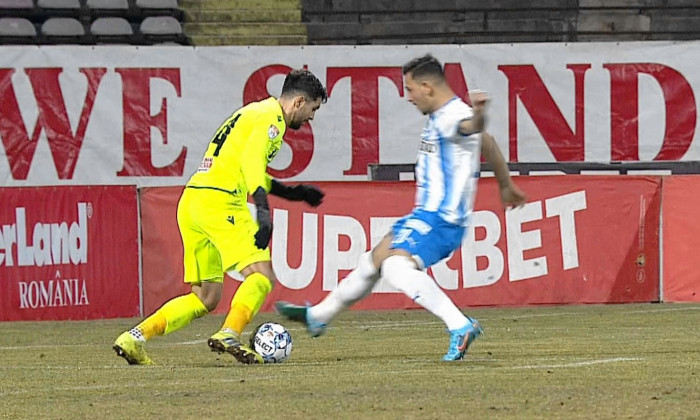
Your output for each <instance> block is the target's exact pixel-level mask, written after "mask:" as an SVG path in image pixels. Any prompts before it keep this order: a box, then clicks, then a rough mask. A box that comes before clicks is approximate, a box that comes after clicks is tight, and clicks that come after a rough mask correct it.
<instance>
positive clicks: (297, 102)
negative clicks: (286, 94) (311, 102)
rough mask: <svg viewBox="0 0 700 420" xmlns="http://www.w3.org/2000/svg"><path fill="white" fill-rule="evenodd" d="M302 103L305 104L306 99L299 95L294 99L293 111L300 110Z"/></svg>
mask: <svg viewBox="0 0 700 420" xmlns="http://www.w3.org/2000/svg"><path fill="white" fill-rule="evenodd" d="M304 103H306V98H304V96H303V95H299V96H297V97H296V98H294V108H295V109H301V107H302V106H304Z"/></svg>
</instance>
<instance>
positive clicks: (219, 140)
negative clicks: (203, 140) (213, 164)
mask: <svg viewBox="0 0 700 420" xmlns="http://www.w3.org/2000/svg"><path fill="white" fill-rule="evenodd" d="M240 117H241V114H238V115H236V117H235V118H234V119H232V120H231V121H229V122H228V124H226V125H224V126H222V127H221V128H219V131H217V132H216V135H215V136H214V140H212V141H211V142H212V143H214V144H216V150H214V156H219V151H220V150H221V146H223V145H224V142H225V141H226V139H227V138H228V134H229V133H230V132H231V130H233V127H234V126H235V125H236V121H238V119H239V118H240Z"/></svg>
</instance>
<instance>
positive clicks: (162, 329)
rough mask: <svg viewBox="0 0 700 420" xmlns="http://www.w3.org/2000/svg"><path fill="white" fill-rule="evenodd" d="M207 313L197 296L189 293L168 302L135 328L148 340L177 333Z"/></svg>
mask: <svg viewBox="0 0 700 420" xmlns="http://www.w3.org/2000/svg"><path fill="white" fill-rule="evenodd" d="M208 312H209V311H207V308H206V307H205V306H204V304H203V303H202V301H201V300H199V298H198V297H197V295H195V294H194V293H190V294H187V295H184V296H178V297H176V298H174V299H171V300H169V301H168V302H166V303H165V305H163V306H161V307H160V309H158V310H157V311H156V312H155V313H154V314H153V315H151V316H149V317H148V318H146V319H144V320H143V321H142V322H141V323H140V324H139V325H137V326H136V328H137V329H138V330H140V331H141V333H142V334H143V338H144V339H146V340H148V339H150V338H151V337H153V336H156V335H164V334H170V333H171V332H173V331H177V330H179V329H180V328H182V327H184V326H186V325H188V324H189V323H190V322H192V320H193V319H195V318H199V317H201V316H204V315H206V314H207V313H208Z"/></svg>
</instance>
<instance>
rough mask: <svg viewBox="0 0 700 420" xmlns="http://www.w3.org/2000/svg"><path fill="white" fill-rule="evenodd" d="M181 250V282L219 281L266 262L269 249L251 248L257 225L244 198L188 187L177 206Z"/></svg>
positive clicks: (213, 190)
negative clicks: (233, 271) (182, 251)
mask: <svg viewBox="0 0 700 420" xmlns="http://www.w3.org/2000/svg"><path fill="white" fill-rule="evenodd" d="M177 224H178V226H179V228H180V235H181V236H182V245H183V247H184V251H185V253H184V266H185V283H201V282H203V281H208V282H222V281H223V277H224V273H225V272H226V271H229V270H236V271H241V270H243V269H244V268H245V267H247V266H249V265H250V264H253V263H255V262H259V261H270V250H269V248H266V249H259V248H258V247H256V246H255V233H256V232H257V231H258V224H257V222H256V221H255V220H254V219H253V217H252V215H251V214H250V210H249V209H248V203H247V201H246V197H244V196H242V195H241V196H236V195H232V194H230V193H228V192H226V191H222V190H215V189H208V188H192V187H188V188H185V190H184V191H183V193H182V196H181V197H180V202H179V203H178V206H177Z"/></svg>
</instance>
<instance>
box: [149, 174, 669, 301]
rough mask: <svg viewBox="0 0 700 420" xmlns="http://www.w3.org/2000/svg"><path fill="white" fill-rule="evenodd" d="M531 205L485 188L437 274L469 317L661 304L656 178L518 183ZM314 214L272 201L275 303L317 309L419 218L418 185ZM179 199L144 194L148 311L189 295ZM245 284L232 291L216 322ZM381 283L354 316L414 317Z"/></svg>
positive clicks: (229, 287) (356, 191) (371, 188)
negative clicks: (489, 310) (506, 205)
mask: <svg viewBox="0 0 700 420" xmlns="http://www.w3.org/2000/svg"><path fill="white" fill-rule="evenodd" d="M517 182H518V185H519V186H521V187H522V188H523V189H524V190H525V191H526V193H527V194H528V197H529V199H528V203H527V204H526V205H525V206H524V207H522V208H520V209H517V210H513V211H507V212H506V211H504V210H503V208H502V206H501V204H500V200H499V196H498V191H497V187H496V183H495V180H494V179H482V180H481V183H480V191H479V193H478V197H477V202H476V208H475V212H474V214H473V219H472V225H471V227H470V229H469V232H468V235H467V236H466V237H465V239H464V241H463V244H462V248H461V249H460V250H458V251H457V252H455V253H454V254H453V256H452V257H451V258H450V259H449V260H447V261H446V262H442V263H439V264H437V265H436V266H434V267H432V268H431V269H430V272H431V274H432V275H433V276H434V277H435V279H436V281H437V282H438V284H439V285H440V286H441V287H442V288H443V289H445V290H446V292H447V293H448V295H450V297H451V298H452V299H454V301H455V302H456V303H457V304H458V305H459V306H460V307H465V306H474V305H528V304H560V303H607V302H610V303H612V302H650V301H657V300H658V299H659V265H658V261H659V232H658V226H659V210H660V207H659V206H660V186H661V178H659V177H634V176H628V177H619V176H617V177H616V176H551V177H518V178H517ZM319 185H320V186H321V187H322V188H323V189H324V190H325V192H326V198H325V199H324V203H323V205H322V206H320V207H319V208H317V209H313V208H310V207H308V206H306V205H304V204H300V203H290V202H286V201H283V200H279V199H276V198H274V197H273V198H272V199H271V205H272V206H273V207H274V208H275V210H274V214H273V224H274V231H273V238H272V258H273V266H274V268H275V271H276V273H277V276H278V279H279V284H277V286H276V287H275V289H274V290H273V291H272V293H271V296H270V298H268V300H267V302H266V303H265V305H264V306H263V310H270V308H271V303H272V302H273V301H274V300H277V299H286V300H292V301H296V302H304V301H309V302H311V303H315V302H317V301H319V300H320V299H322V298H323V296H325V295H326V294H327V292H328V291H330V290H332V289H334V288H335V287H336V286H337V284H338V281H339V280H340V279H342V278H343V277H344V276H345V275H346V274H347V273H348V272H349V270H351V269H352V268H354V266H355V264H356V261H357V258H358V257H359V256H360V255H361V254H362V253H363V252H365V251H366V250H367V249H369V248H370V247H371V246H372V245H374V244H375V243H377V242H378V241H379V240H380V239H381V237H382V236H383V235H384V234H385V233H386V232H387V231H388V230H389V229H390V227H391V225H392V223H393V222H394V221H395V220H396V219H397V218H399V217H401V216H403V215H404V214H405V213H407V212H408V211H410V209H411V207H412V203H413V190H414V185H413V183H410V182H398V183H365V182H355V183H353V182H343V183H328V182H327V183H320V184H319ZM181 191H182V189H181V188H180V187H169V188H158V187H155V188H146V189H142V190H141V210H142V232H143V261H144V264H143V282H144V310H145V312H146V313H151V312H153V311H154V310H156V309H157V308H158V307H159V306H160V305H162V304H163V303H164V302H165V301H166V300H167V299H169V298H171V297H173V296H175V295H178V294H182V293H185V292H187V291H188V288H187V287H186V286H185V285H184V284H183V283H182V261H181V258H182V244H181V242H180V238H179V233H178V230H177V222H176V218H175V208H176V205H177V200H178V198H179V195H180V193H181ZM238 284H239V283H238V282H236V281H227V282H226V286H225V288H224V297H223V299H222V302H221V303H220V305H219V307H218V308H217V312H222V311H224V312H225V311H226V310H227V309H228V304H229V302H230V298H231V296H232V293H233V291H234V290H235V289H236V288H237V286H238ZM413 307H415V304H414V303H413V302H412V301H411V300H410V299H408V298H405V297H404V296H403V294H401V293H397V292H396V291H395V290H392V288H391V287H390V286H389V285H387V284H385V283H384V282H383V281H382V280H380V281H379V283H378V284H377V286H376V287H375V289H374V291H373V294H372V295H371V296H369V297H368V298H367V299H365V300H364V301H362V302H360V303H358V304H357V305H356V306H355V308H356V309H390V308H413Z"/></svg>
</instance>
